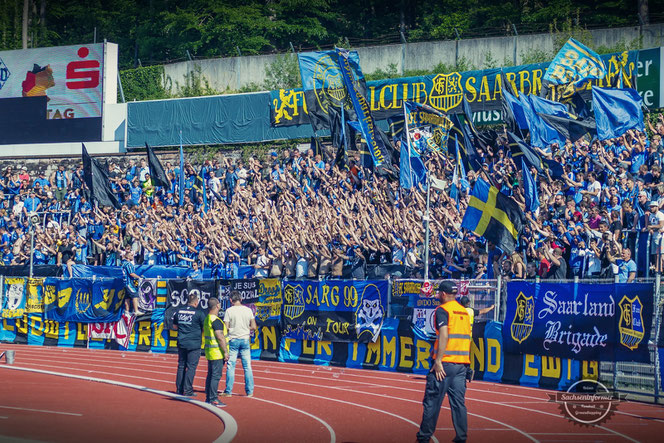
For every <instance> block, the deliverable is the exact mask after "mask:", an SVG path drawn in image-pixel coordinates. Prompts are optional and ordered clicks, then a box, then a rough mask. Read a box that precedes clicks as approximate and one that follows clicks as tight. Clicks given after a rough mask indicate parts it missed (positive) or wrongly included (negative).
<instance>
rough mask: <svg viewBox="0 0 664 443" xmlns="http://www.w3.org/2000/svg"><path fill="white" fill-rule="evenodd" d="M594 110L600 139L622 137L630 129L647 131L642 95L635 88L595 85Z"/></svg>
mask: <svg viewBox="0 0 664 443" xmlns="http://www.w3.org/2000/svg"><path fill="white" fill-rule="evenodd" d="M593 110H594V111H595V123H596V124H597V138H598V139H599V140H606V139H609V138H615V137H620V136H622V135H623V134H624V133H625V132H627V131H628V130H629V129H638V130H639V131H645V126H644V124H643V109H642V108H641V96H639V93H638V92H636V91H635V90H634V89H612V88H598V87H596V86H593Z"/></svg>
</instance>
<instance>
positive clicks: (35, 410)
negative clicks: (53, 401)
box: [0, 405, 83, 417]
mask: <svg viewBox="0 0 664 443" xmlns="http://www.w3.org/2000/svg"><path fill="white" fill-rule="evenodd" d="M0 409H13V410H15V411H28V412H41V413H43V414H57V415H71V416H74V417H83V414H78V413H76V412H62V411H49V410H46V409H30V408H18V407H16V406H5V405H0Z"/></svg>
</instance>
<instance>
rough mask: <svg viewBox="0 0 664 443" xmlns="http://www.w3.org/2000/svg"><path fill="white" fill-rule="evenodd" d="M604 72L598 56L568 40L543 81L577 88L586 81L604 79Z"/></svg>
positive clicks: (604, 67)
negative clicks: (572, 84) (571, 84)
mask: <svg viewBox="0 0 664 443" xmlns="http://www.w3.org/2000/svg"><path fill="white" fill-rule="evenodd" d="M606 72H607V71H606V66H605V65H604V62H603V61H602V59H601V58H600V56H599V54H597V53H596V52H595V51H593V50H592V49H590V48H588V47H586V46H584V45H583V44H582V43H579V42H578V41H576V40H574V39H573V38H570V39H569V40H568V41H567V43H565V44H564V45H563V47H562V48H560V51H558V54H556V56H555V58H554V59H553V61H552V62H551V64H550V65H549V67H548V68H547V69H546V72H545V73H544V80H547V81H549V82H550V83H551V84H553V85H565V84H568V83H571V82H574V86H575V87H577V88H578V87H580V86H581V84H582V83H584V82H585V81H586V80H590V79H600V78H604V76H606Z"/></svg>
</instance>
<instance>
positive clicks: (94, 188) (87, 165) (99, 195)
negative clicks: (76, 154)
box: [81, 143, 120, 209]
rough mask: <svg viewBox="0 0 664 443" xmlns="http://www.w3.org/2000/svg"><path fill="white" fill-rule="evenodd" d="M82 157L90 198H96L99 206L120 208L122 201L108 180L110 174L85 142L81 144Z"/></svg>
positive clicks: (84, 177) (84, 178) (84, 176)
mask: <svg viewBox="0 0 664 443" xmlns="http://www.w3.org/2000/svg"><path fill="white" fill-rule="evenodd" d="M81 145H82V147H83V149H82V153H81V155H82V157H83V180H84V181H85V184H86V185H87V187H88V189H89V191H90V200H91V201H92V200H96V201H97V203H99V206H113V207H114V208H115V209H120V202H119V201H118V197H117V196H116V195H115V193H114V192H113V189H112V188H111V182H110V181H109V180H108V175H107V174H106V172H105V171H104V168H102V167H101V165H100V164H99V162H98V161H97V160H96V159H94V158H92V157H90V154H88V150H87V149H86V148H85V144H83V143H82V144H81Z"/></svg>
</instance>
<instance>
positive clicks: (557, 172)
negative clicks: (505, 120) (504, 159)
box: [507, 131, 565, 178]
mask: <svg viewBox="0 0 664 443" xmlns="http://www.w3.org/2000/svg"><path fill="white" fill-rule="evenodd" d="M507 140H508V143H509V147H510V149H511V150H512V159H513V160H514V163H515V164H516V167H517V169H521V157H523V159H524V160H525V162H526V164H527V165H528V166H532V167H534V168H535V169H537V172H540V173H542V172H544V170H548V171H549V174H551V177H552V178H561V177H562V176H563V175H564V174H565V171H564V170H563V165H561V164H560V163H558V162H557V161H555V160H549V159H547V158H542V157H541V156H540V155H539V154H538V153H537V151H535V150H534V149H533V148H531V147H530V146H529V145H528V144H527V143H526V142H524V141H523V140H521V138H520V137H519V136H518V135H516V134H514V133H512V132H509V131H507Z"/></svg>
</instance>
